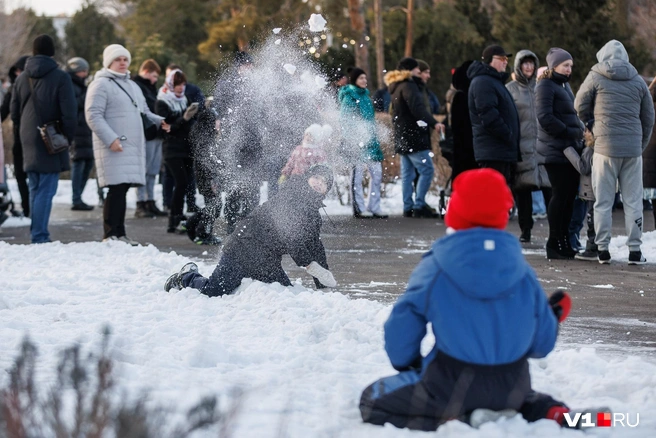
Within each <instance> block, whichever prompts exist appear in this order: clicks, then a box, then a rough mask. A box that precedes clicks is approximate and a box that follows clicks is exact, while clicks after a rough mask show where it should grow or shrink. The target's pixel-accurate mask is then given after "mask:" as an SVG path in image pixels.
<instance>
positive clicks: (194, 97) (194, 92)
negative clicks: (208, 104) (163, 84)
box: [185, 82, 205, 108]
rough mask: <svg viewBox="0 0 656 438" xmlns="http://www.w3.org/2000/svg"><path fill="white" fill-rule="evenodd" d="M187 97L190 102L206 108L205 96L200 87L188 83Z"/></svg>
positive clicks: (186, 87) (186, 88)
mask: <svg viewBox="0 0 656 438" xmlns="http://www.w3.org/2000/svg"><path fill="white" fill-rule="evenodd" d="M185 96H187V98H188V99H189V101H190V102H192V103H193V102H196V103H197V104H199V105H200V107H201V108H202V107H204V106H205V95H204V94H203V90H201V89H200V87H199V86H197V85H195V84H192V83H189V82H187V85H186V86H185Z"/></svg>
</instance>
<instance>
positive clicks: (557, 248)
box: [546, 237, 574, 260]
mask: <svg viewBox="0 0 656 438" xmlns="http://www.w3.org/2000/svg"><path fill="white" fill-rule="evenodd" d="M568 247H569V245H568ZM546 249H547V258H548V259H549V260H571V259H573V258H574V254H571V255H570V253H569V252H567V251H566V249H565V247H564V246H563V241H562V239H556V238H554V237H550V238H549V240H547V247H546ZM570 249H571V248H570ZM572 251H573V250H572Z"/></svg>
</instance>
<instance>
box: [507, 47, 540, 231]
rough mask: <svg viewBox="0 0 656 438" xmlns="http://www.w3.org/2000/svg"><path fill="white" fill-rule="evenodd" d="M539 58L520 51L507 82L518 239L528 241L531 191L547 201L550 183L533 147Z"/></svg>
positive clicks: (531, 220)
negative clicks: (515, 152)
mask: <svg viewBox="0 0 656 438" xmlns="http://www.w3.org/2000/svg"><path fill="white" fill-rule="evenodd" d="M539 66H540V61H539V60H538V57H537V56H536V55H535V53H533V52H531V51H530V50H520V51H519V52H517V55H516V57H515V67H514V71H513V81H512V82H509V83H508V84H506V88H507V89H508V91H509V92H510V94H511V96H512V97H513V100H514V101H515V106H516V107H517V114H518V115H519V133H520V138H519V150H520V153H521V155H522V160H521V161H519V162H518V163H517V167H516V169H515V172H516V174H515V183H514V184H513V187H512V190H513V195H514V197H515V204H516V205H517V217H518V221H519V227H520V229H521V231H522V234H521V236H520V237H519V240H520V241H521V242H530V241H531V230H532V229H533V197H532V192H533V191H534V190H542V193H543V195H544V200H545V202H546V203H547V205H548V204H549V200H550V199H551V185H550V184H549V177H548V176H547V171H546V170H545V169H544V166H540V165H539V164H538V163H539V161H540V160H539V155H538V153H537V151H536V149H535V146H536V141H537V138H538V115H537V111H536V106H535V84H536V79H537V70H538V67H539Z"/></svg>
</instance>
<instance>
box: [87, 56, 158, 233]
mask: <svg viewBox="0 0 656 438" xmlns="http://www.w3.org/2000/svg"><path fill="white" fill-rule="evenodd" d="M131 59H132V57H131V55H130V52H128V50H127V49H126V48H125V47H123V46H121V45H120V44H112V45H110V46H107V47H106V48H105V50H104V51H103V66H104V68H103V69H102V70H100V71H99V72H98V73H96V75H95V78H94V80H93V82H91V84H90V85H89V89H88V90H87V98H86V101H85V107H84V112H85V115H86V118H87V123H88V124H89V127H90V128H91V130H92V131H93V155H94V159H95V162H96V170H97V172H98V184H99V185H100V187H108V188H109V192H107V199H105V203H104V205H103V226H104V235H103V237H104V238H103V241H105V240H121V241H124V242H126V243H129V244H130V245H137V242H135V241H134V240H132V239H130V238H129V237H127V236H126V234H125V210H126V202H125V201H126V200H125V197H126V194H127V192H128V190H129V189H130V187H138V186H142V185H144V184H145V183H146V176H145V169H146V137H145V136H144V127H143V121H142V118H141V114H145V115H146V116H147V117H148V118H149V119H150V120H151V121H152V122H153V123H155V124H156V125H158V126H160V125H161V126H162V129H164V130H167V129H169V127H168V125H166V123H164V122H163V118H162V117H159V116H157V115H155V114H153V113H152V112H150V109H148V105H147V104H146V99H145V98H144V95H143V93H142V92H141V89H140V88H139V87H138V86H137V84H135V83H134V82H133V81H131V80H130V72H129V71H128V67H129V66H130V61H131Z"/></svg>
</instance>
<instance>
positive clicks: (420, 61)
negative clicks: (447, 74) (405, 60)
mask: <svg viewBox="0 0 656 438" xmlns="http://www.w3.org/2000/svg"><path fill="white" fill-rule="evenodd" d="M417 65H419V71H426V70H430V65H428V63H427V62H426V61H424V60H423V59H418V60H417Z"/></svg>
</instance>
